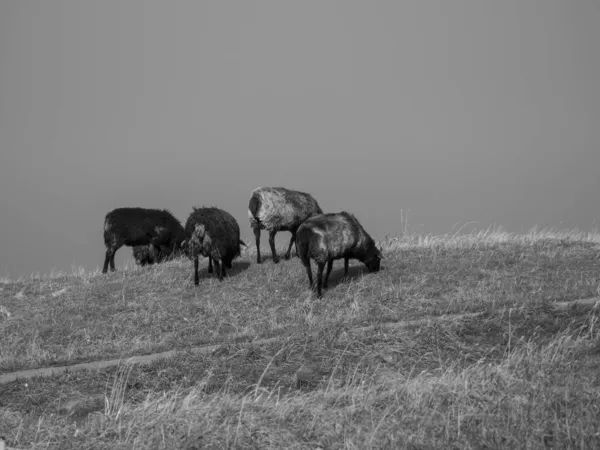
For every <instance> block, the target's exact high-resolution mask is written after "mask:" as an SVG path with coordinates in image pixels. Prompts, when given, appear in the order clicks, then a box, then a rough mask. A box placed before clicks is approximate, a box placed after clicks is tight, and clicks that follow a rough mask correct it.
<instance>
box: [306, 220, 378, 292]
mask: <svg viewBox="0 0 600 450" xmlns="http://www.w3.org/2000/svg"><path fill="white" fill-rule="evenodd" d="M296 252H297V253H298V255H299V256H300V259H301V260H302V264H303V265H304V267H305V268H306V273H307V274H308V282H309V284H310V287H311V289H313V290H314V288H315V286H314V284H313V277H312V270H311V267H310V259H311V258H312V259H314V260H315V262H316V263H317V298H322V296H323V293H322V288H325V289H327V282H328V280H329V274H330V273H331V269H332V267H333V261H334V260H336V259H341V258H344V275H348V261H349V260H350V259H358V260H359V261H361V262H362V263H364V264H365V266H367V269H369V271H370V272H378V271H379V269H380V263H381V259H382V258H383V256H382V254H381V251H380V250H379V249H378V248H377V247H376V245H375V241H374V240H373V238H371V236H369V234H368V233H367V232H366V231H365V229H364V228H363V226H362V225H361V224H360V222H359V221H358V219H357V218H356V217H354V215H352V214H350V213H348V212H346V211H342V212H339V213H328V214H321V215H319V216H315V217H312V218H310V219H308V220H306V221H305V222H304V223H303V224H302V225H300V227H299V228H298V231H297V232H296ZM326 263H327V272H326V273H325V278H323V270H324V268H325V264H326Z"/></svg>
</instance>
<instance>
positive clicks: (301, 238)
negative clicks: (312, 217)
mask: <svg viewBox="0 0 600 450" xmlns="http://www.w3.org/2000/svg"><path fill="white" fill-rule="evenodd" d="M311 235H312V230H311V229H310V228H305V227H301V228H300V229H299V230H298V231H297V232H296V254H297V255H298V256H299V257H300V259H301V260H302V262H303V263H305V264H306V262H307V261H308V260H309V258H310V255H309V252H310V237H311Z"/></svg>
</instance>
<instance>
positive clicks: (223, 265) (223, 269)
mask: <svg viewBox="0 0 600 450" xmlns="http://www.w3.org/2000/svg"><path fill="white" fill-rule="evenodd" d="M226 266H227V265H226V264H225V262H224V261H223V260H221V281H222V280H223V278H225V277H226V276H227V271H226V270H225V268H226Z"/></svg>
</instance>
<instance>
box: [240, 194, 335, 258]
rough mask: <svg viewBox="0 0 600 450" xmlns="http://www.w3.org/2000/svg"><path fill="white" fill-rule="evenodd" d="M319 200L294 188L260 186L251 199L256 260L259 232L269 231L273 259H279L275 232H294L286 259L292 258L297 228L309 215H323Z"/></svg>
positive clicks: (250, 211) (251, 223)
mask: <svg viewBox="0 0 600 450" xmlns="http://www.w3.org/2000/svg"><path fill="white" fill-rule="evenodd" d="M322 213H323V211H322V210H321V208H320V206H319V204H318V203H317V201H316V200H315V199H314V198H313V197H312V196H311V195H310V194H307V193H305V192H299V191H293V190H291V189H286V188H283V187H259V188H256V189H254V190H253V191H252V195H251V196H250V201H249V202H248V219H249V220H250V227H252V229H253V231H254V236H255V238H256V262H257V263H260V262H261V257H260V231H261V230H267V231H268V232H269V245H270V247H271V253H272V254H273V262H276V263H277V262H279V258H278V257H277V252H276V251H275V235H276V234H277V232H278V231H289V232H291V233H292V237H291V239H290V245H289V247H288V250H287V252H286V254H285V259H289V258H290V253H291V251H292V245H294V242H295V241H296V231H297V230H298V227H299V226H300V224H302V222H304V221H305V220H306V219H308V218H309V217H312V216H315V215H317V214H322Z"/></svg>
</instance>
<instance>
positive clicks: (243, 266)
mask: <svg viewBox="0 0 600 450" xmlns="http://www.w3.org/2000/svg"><path fill="white" fill-rule="evenodd" d="M251 264H252V263H251V262H250V261H247V260H234V261H233V262H232V266H233V267H232V268H231V269H225V279H224V280H223V281H225V280H226V279H227V278H231V277H234V276H236V275H237V274H239V273H241V272H243V271H245V270H248V267H250V265H251ZM188 269H189V271H190V273H192V274H193V271H194V263H193V262H192V261H190V262H189V268H188ZM198 276H199V277H200V280H202V279H203V278H217V272H216V270H215V269H214V267H213V273H208V259H207V258H206V259H204V260H203V261H202V260H201V261H200V268H199V269H198ZM192 277H193V275H192Z"/></svg>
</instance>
